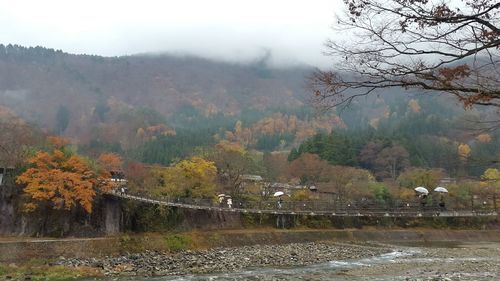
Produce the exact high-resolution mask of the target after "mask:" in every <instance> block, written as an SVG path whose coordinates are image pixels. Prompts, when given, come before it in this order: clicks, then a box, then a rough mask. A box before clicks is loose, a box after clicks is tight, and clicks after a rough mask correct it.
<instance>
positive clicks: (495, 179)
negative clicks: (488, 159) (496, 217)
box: [481, 168, 500, 209]
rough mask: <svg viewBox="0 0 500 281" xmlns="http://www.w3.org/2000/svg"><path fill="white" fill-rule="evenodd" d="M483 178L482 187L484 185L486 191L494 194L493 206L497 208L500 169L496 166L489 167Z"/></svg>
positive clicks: (499, 190)
mask: <svg viewBox="0 0 500 281" xmlns="http://www.w3.org/2000/svg"><path fill="white" fill-rule="evenodd" d="M481 179H482V180H483V181H482V182H481V187H483V188H484V189H485V191H486V193H488V194H490V195H492V196H493V206H494V208H495V209H496V208H497V198H498V194H499V193H500V171H499V170H498V169H495V168H489V169H487V170H486V171H484V173H483V175H482V176H481Z"/></svg>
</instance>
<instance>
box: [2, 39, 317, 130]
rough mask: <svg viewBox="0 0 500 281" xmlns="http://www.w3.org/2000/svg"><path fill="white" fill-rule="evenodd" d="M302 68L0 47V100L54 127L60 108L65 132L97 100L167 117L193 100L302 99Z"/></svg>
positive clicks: (217, 105) (258, 103)
mask: <svg viewBox="0 0 500 281" xmlns="http://www.w3.org/2000/svg"><path fill="white" fill-rule="evenodd" d="M308 71H309V69H306V68H291V69H271V68H268V67H267V66H266V63H265V61H257V62H256V63H254V64H251V65H238V64H228V63H220V62H215V61H209V60H206V59H201V58H194V57H173V56H168V55H154V56H153V55H141V56H129V57H113V58H106V57H99V56H87V55H71V54H67V53H63V52H61V51H54V50H52V49H45V48H41V47H37V48H23V47H20V46H12V45H9V46H0V99H1V103H2V104H4V105H7V106H9V107H11V108H13V109H14V110H15V111H16V112H18V113H19V114H21V115H22V116H23V117H25V118H26V119H28V120H30V121H32V122H36V123H38V124H39V125H40V126H43V127H46V128H49V129H53V128H54V127H55V123H54V122H55V120H56V117H55V116H56V113H57V110H58V108H59V107H60V106H64V107H66V108H67V109H68V110H69V112H71V118H70V120H69V125H68V132H69V133H70V134H71V133H72V132H73V130H74V128H75V127H77V126H79V125H80V126H81V123H82V122H86V120H82V119H88V118H92V116H93V115H95V113H96V112H95V110H96V108H99V104H101V105H102V104H108V103H110V102H112V103H119V104H120V105H121V106H124V107H129V108H134V109H138V108H142V107H147V108H150V109H152V110H154V111H156V112H158V113H160V114H162V115H165V116H167V117H168V116H172V115H173V114H175V112H176V110H177V109H179V108H180V107H182V106H185V105H191V106H194V107H195V108H197V109H199V110H200V111H203V112H206V113H207V114H208V113H217V112H220V113H223V114H224V115H235V114H238V113H240V112H241V110H242V109H248V108H266V107H272V106H282V107H296V106H300V105H302V104H303V101H304V99H305V90H304V87H303V84H304V83H303V81H304V75H306V74H307V73H308Z"/></svg>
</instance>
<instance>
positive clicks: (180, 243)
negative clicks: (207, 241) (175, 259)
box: [165, 234, 193, 252]
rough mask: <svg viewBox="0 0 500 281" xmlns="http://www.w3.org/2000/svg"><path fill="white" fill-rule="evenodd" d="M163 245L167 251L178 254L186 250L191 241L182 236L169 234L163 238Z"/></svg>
mask: <svg viewBox="0 0 500 281" xmlns="http://www.w3.org/2000/svg"><path fill="white" fill-rule="evenodd" d="M165 244H166V246H167V248H168V250H169V251H171V252H180V251H182V250H186V249H188V248H189V247H190V246H191V245H192V244H193V241H192V239H191V238H190V237H187V236H184V235H177V234H171V235H167V236H165Z"/></svg>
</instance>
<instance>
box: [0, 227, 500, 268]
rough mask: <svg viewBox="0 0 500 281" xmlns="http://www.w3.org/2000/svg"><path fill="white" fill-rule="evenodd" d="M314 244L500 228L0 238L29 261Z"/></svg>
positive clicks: (9, 254) (456, 235) (435, 237)
mask: <svg viewBox="0 0 500 281" xmlns="http://www.w3.org/2000/svg"><path fill="white" fill-rule="evenodd" d="M317 241H337V242H363V241H377V242H382V243H385V242H405V241H421V242H425V241H462V242H467V241H470V242H476V241H492V242H500V230H438V229H383V228H380V229H378V228H373V229H342V230H339V229H319V230H318V229H302V230H297V229H291V230H277V229H252V230H247V229H241V230H218V231H190V232H182V233H145V234H136V235H120V236H112V237H100V238H66V239H46V238H44V239H32V238H16V237H4V238H0V262H3V263H12V262H25V261H28V260H30V259H54V258H58V257H60V256H64V257H66V258H92V257H104V256H119V255H125V254H127V253H142V252H145V251H148V250H149V251H165V252H175V251H179V250H198V249H210V248H216V247H240V246H251V245H257V244H258V245H270V244H289V243H304V242H317Z"/></svg>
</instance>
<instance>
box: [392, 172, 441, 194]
mask: <svg viewBox="0 0 500 281" xmlns="http://www.w3.org/2000/svg"><path fill="white" fill-rule="evenodd" d="M445 176H446V174H445V173H444V171H443V170H441V169H422V168H413V169H408V170H406V171H404V172H403V173H401V174H400V175H399V177H398V179H397V181H398V183H399V185H400V186H401V187H405V188H409V189H413V188H415V187H417V186H425V187H427V188H431V189H432V188H434V187H436V186H437V185H438V184H439V181H440V180H441V179H442V178H444V177H445Z"/></svg>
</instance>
